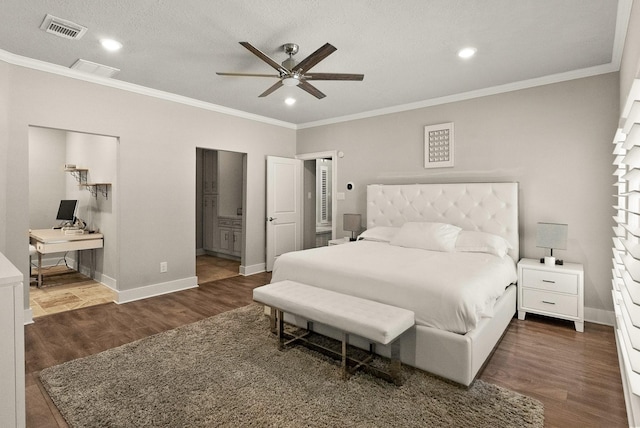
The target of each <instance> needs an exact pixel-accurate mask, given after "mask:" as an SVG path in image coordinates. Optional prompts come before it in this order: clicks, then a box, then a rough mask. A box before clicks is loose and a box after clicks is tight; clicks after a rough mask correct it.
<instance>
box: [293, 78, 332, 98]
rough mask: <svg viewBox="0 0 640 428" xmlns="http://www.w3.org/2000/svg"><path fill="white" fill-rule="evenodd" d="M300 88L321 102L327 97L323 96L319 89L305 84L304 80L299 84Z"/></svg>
mask: <svg viewBox="0 0 640 428" xmlns="http://www.w3.org/2000/svg"><path fill="white" fill-rule="evenodd" d="M298 88H300V89H302V90H303V91H306V92H308V93H310V94H311V95H313V96H314V97H316V98H317V99H319V100H321V99H322V98H324V97H326V95H325V94H323V93H322V92H320V91H319V90H318V88H316V87H315V86H313V85H312V84H311V83H308V82H305V81H304V80H301V81H300V83H299V84H298Z"/></svg>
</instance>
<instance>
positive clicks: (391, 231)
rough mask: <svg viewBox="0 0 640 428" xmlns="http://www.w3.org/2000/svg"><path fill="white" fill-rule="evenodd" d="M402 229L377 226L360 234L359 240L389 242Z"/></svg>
mask: <svg viewBox="0 0 640 428" xmlns="http://www.w3.org/2000/svg"><path fill="white" fill-rule="evenodd" d="M399 231H400V228H399V227H391V226H376V227H372V228H371V229H367V230H365V231H364V232H362V233H361V234H360V235H359V236H358V240H361V239H364V240H366V241H377V242H389V241H391V240H392V239H393V237H394V236H396V235H397V234H398V232H399Z"/></svg>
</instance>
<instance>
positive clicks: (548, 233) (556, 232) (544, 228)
mask: <svg viewBox="0 0 640 428" xmlns="http://www.w3.org/2000/svg"><path fill="white" fill-rule="evenodd" d="M568 231H569V225H566V224H559V223H538V227H537V229H536V247H540V248H551V249H554V250H566V249H567V234H568Z"/></svg>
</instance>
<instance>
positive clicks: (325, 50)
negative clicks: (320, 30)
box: [291, 43, 337, 74]
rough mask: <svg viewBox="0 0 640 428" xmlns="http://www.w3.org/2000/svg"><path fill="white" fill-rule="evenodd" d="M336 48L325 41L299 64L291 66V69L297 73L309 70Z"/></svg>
mask: <svg viewBox="0 0 640 428" xmlns="http://www.w3.org/2000/svg"><path fill="white" fill-rule="evenodd" d="M336 50H337V49H336V48H335V47H334V46H333V45H331V44H330V43H325V44H324V46H321V47H320V48H318V50H316V51H315V52H314V53H312V54H311V55H309V56H308V57H306V58H305V59H303V60H302V62H300V64H298V65H296V66H295V67H293V69H292V70H291V71H292V72H294V73H298V74H304V73H305V71H307V70H311V67H313V66H314V65H316V64H317V63H319V62H320V61H322V60H323V59H325V58H326V57H328V56H329V55H331V54H332V53H334V52H335V51H336Z"/></svg>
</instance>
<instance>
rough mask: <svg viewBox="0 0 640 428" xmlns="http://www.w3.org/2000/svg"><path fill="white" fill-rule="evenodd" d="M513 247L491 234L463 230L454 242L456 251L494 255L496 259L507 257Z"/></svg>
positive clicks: (501, 238)
mask: <svg viewBox="0 0 640 428" xmlns="http://www.w3.org/2000/svg"><path fill="white" fill-rule="evenodd" d="M512 248H513V247H512V246H511V244H509V241H507V240H506V239H504V238H503V237H501V236H498V235H494V234H492V233H486V232H477V231H471V230H463V231H461V232H460V234H459V235H458V240H457V241H456V251H468V252H475V253H489V254H495V255H496V256H498V257H504V256H506V255H507V253H508V252H509V250H510V249H512Z"/></svg>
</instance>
